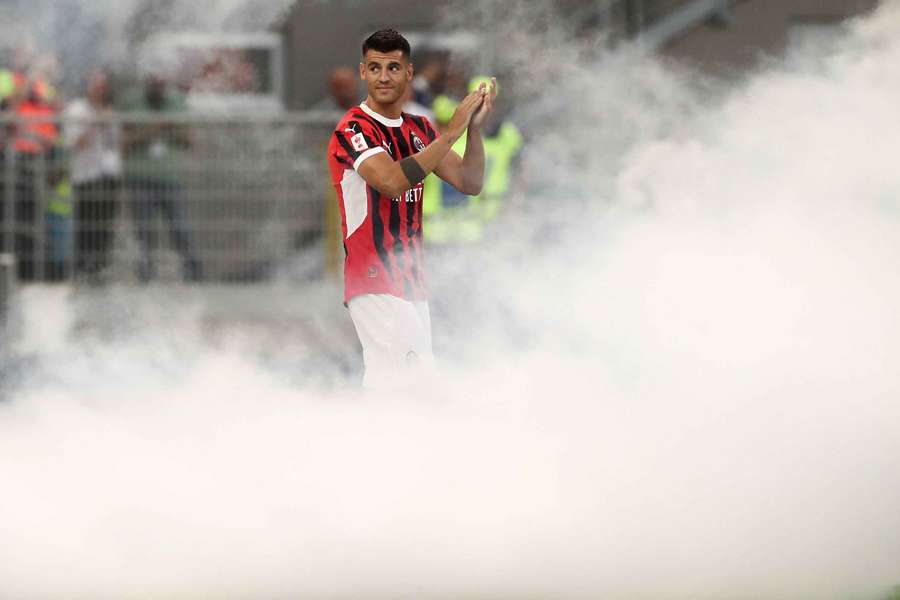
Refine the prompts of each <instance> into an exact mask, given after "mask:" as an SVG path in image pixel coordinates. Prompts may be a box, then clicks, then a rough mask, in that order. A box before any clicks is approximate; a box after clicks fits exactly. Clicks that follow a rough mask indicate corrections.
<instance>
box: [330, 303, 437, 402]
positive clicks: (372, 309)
mask: <svg viewBox="0 0 900 600" xmlns="http://www.w3.org/2000/svg"><path fill="white" fill-rule="evenodd" d="M347 307H348V308H349V309H350V318H351V319H353V325H354V326H355V327H356V333H357V335H358V336H359V341H360V343H361V344H362V349H363V364H364V365H365V369H366V372H365V375H364V377H363V387H365V388H368V389H373V390H385V389H397V388H400V387H405V386H408V385H410V383H411V382H412V380H413V379H416V378H418V377H420V376H421V375H422V374H423V373H426V372H428V371H430V370H431V369H432V368H433V367H434V354H433V353H432V350H431V316H430V314H429V312H428V302H426V301H424V300H423V301H419V302H411V301H409V300H403V299H402V298H397V297H396V296H391V295H389V294H363V295H360V296H354V297H353V298H351V299H350V302H348V303H347Z"/></svg>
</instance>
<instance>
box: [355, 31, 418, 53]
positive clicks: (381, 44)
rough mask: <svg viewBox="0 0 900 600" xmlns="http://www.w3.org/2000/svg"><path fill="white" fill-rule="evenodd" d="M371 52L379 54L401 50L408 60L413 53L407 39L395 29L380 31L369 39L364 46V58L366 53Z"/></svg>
mask: <svg viewBox="0 0 900 600" xmlns="http://www.w3.org/2000/svg"><path fill="white" fill-rule="evenodd" d="M369 50H375V51H377V52H393V51H394V50H400V51H401V52H402V53H403V56H405V57H406V58H409V55H410V54H411V52H412V50H411V49H410V47H409V42H407V41H406V38H405V37H403V36H402V35H400V33H399V32H398V31H396V30H394V29H379V30H378V31H376V32H375V33H373V34H372V35H370V36H369V37H367V38H366V41H364V42H363V45H362V53H363V56H365V55H366V52H368V51H369Z"/></svg>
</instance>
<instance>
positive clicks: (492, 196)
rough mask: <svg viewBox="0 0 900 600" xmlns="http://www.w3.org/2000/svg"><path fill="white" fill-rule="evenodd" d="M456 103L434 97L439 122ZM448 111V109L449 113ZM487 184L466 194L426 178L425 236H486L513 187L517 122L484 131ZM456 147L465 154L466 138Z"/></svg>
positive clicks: (458, 240) (460, 240)
mask: <svg viewBox="0 0 900 600" xmlns="http://www.w3.org/2000/svg"><path fill="white" fill-rule="evenodd" d="M485 81H487V82H488V83H489V81H490V80H489V79H488V78H486V77H475V78H474V79H472V81H470V82H469V90H470V91H472V90H477V89H478V86H479V85H481V83H483V82H485ZM455 108H456V103H455V102H453V101H452V100H450V99H449V98H447V97H446V96H438V98H436V99H435V102H434V105H433V110H434V113H435V119H436V120H437V121H438V123H439V125H440V124H442V123H445V122H446V121H447V115H448V114H450V115H452V114H453V110H454V109H455ZM448 111H449V113H448ZM483 139H484V185H483V186H482V190H481V193H480V194H479V195H477V196H466V195H464V194H462V193H460V192H458V191H457V190H456V189H455V188H453V187H452V186H450V185H447V184H445V183H444V182H443V181H441V180H440V179H438V178H437V177H436V176H435V175H434V174H431V175H429V176H428V177H427V178H426V179H425V189H424V192H423V198H422V202H423V204H422V211H423V213H424V215H425V219H424V220H425V232H424V234H425V240H426V241H427V242H429V243H430V244H440V245H443V244H471V243H475V242H478V241H480V240H482V239H483V238H484V235H485V228H486V227H487V225H488V223H490V222H491V221H493V220H494V219H495V218H496V217H497V215H498V214H499V212H500V209H501V208H502V206H503V201H504V198H505V196H506V195H507V193H508V192H509V188H510V181H511V167H512V163H513V160H514V159H515V157H516V155H517V154H518V153H519V150H520V149H521V148H522V135H521V133H519V130H518V129H517V128H516V126H515V125H513V124H512V123H509V122H503V123H501V124H500V125H499V127H494V128H491V127H490V126H488V127H487V128H486V129H485V131H484V133H483ZM453 150H454V151H455V152H456V153H457V154H459V155H462V154H463V153H464V152H465V150H466V138H465V136H463V137H461V138H460V139H459V140H458V141H457V142H456V143H455V144H454V145H453Z"/></svg>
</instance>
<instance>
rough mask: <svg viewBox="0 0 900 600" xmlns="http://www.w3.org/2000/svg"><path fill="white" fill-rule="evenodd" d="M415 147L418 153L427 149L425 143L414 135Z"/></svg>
mask: <svg viewBox="0 0 900 600" xmlns="http://www.w3.org/2000/svg"><path fill="white" fill-rule="evenodd" d="M412 141H413V146H415V148H416V152H421V151H422V150H424V149H425V142H423V141H422V140H420V139H419V136H417V135H416V134H412Z"/></svg>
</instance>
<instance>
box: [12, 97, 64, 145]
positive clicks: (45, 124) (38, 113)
mask: <svg viewBox="0 0 900 600" xmlns="http://www.w3.org/2000/svg"><path fill="white" fill-rule="evenodd" d="M48 89H49V88H48V86H47V85H46V84H44V83H43V82H41V81H35V82H33V83H32V84H31V85H29V87H28V93H27V94H26V96H25V97H24V98H23V99H22V101H21V102H19V103H18V105H17V106H16V107H15V113H16V117H17V123H16V134H15V138H14V140H13V147H14V148H15V150H16V152H18V153H19V154H30V155H38V154H44V153H47V152H49V151H50V150H52V149H53V147H54V146H55V145H56V142H57V141H58V139H59V127H58V126H57V124H56V109H55V108H54V106H53V105H52V104H51V103H50V102H49V101H48V99H47V94H48Z"/></svg>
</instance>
